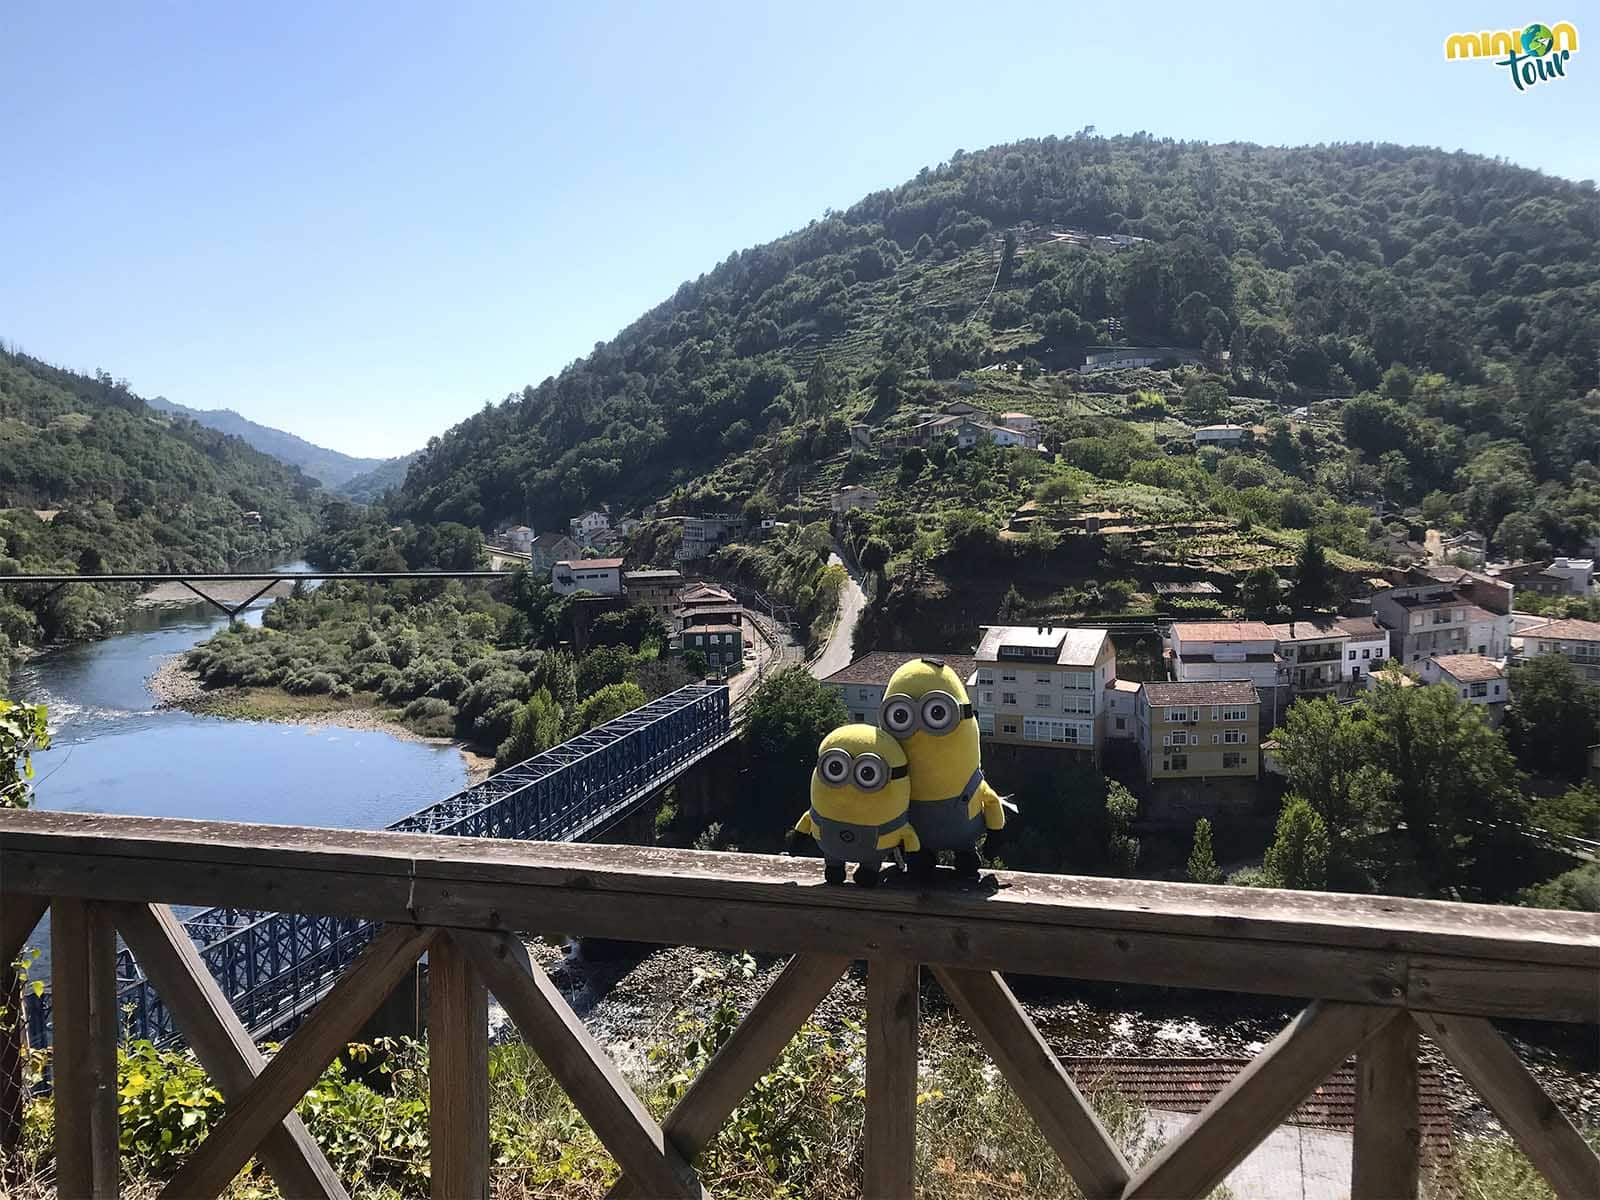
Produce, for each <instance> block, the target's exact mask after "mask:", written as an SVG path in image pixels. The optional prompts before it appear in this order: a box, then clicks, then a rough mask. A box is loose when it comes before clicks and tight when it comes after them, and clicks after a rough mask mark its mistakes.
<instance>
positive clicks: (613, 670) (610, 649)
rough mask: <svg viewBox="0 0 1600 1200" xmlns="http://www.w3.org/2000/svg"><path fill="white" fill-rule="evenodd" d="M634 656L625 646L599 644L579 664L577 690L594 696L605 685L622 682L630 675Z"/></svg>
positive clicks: (579, 693)
mask: <svg viewBox="0 0 1600 1200" xmlns="http://www.w3.org/2000/svg"><path fill="white" fill-rule="evenodd" d="M633 664H634V658H633V655H631V654H629V653H628V651H627V649H626V647H623V646H597V647H595V648H594V649H593V650H591V651H589V653H587V654H585V655H584V656H583V661H582V662H581V663H579V664H578V674H577V680H576V691H577V694H578V695H580V696H592V695H594V694H595V693H596V692H598V691H599V690H600V689H601V688H603V687H609V686H610V685H611V684H613V683H621V682H622V681H623V680H624V679H626V678H627V677H628V671H629V670H630V669H631V668H632V667H633Z"/></svg>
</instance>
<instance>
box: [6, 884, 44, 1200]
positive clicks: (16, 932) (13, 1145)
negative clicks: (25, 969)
mask: <svg viewBox="0 0 1600 1200" xmlns="http://www.w3.org/2000/svg"><path fill="white" fill-rule="evenodd" d="M47 906H48V902H47V901H46V900H44V899H43V898H42V897H39V896H18V895H0V1009H3V1010H4V1011H3V1013H0V1172H5V1173H7V1174H0V1184H4V1183H7V1182H9V1178H8V1174H9V1173H14V1172H15V1169H16V1166H17V1162H16V1153H17V1148H18V1147H19V1146H20V1145H21V1144H22V1117H23V1109H24V1108H25V1107H26V1106H27V1103H28V1097H27V1095H26V1093H25V1091H24V1089H23V1082H22V1045H23V1040H24V1039H23V1034H24V1032H25V1031H26V1029H27V1025H28V1014H27V1009H26V1007H25V1001H24V998H23V993H22V986H21V981H20V980H19V979H18V978H17V974H16V972H15V971H13V970H12V969H11V967H12V964H13V963H14V962H15V961H16V960H17V958H18V956H19V955H21V953H22V948H23V946H24V945H25V944H26V943H27V940H28V935H29V934H30V933H32V932H33V927H34V926H35V925H37V924H38V923H39V918H40V917H42V916H43V915H44V910H45V908H46V907H47Z"/></svg>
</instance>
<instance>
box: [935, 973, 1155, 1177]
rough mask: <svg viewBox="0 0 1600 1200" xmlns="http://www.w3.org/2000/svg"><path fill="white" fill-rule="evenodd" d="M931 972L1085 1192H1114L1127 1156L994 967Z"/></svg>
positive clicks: (1126, 1175) (1126, 1171)
mask: <svg viewBox="0 0 1600 1200" xmlns="http://www.w3.org/2000/svg"><path fill="white" fill-rule="evenodd" d="M933 973H934V976H935V978H937V979H938V980H939V985H940V986H941V987H943V988H944V991H945V995H947V996H949V997H950V999H951V1001H952V1002H953V1003H954V1004H955V1006H956V1007H957V1008H958V1009H960V1011H961V1015H962V1016H963V1017H965V1018H966V1019H967V1024H969V1025H971V1026H972V1030H973V1032H974V1033H976V1034H977V1035H978V1038H979V1040H980V1041H982V1042H983V1045H984V1048H985V1049H987V1050H988V1051H989V1057H990V1058H992V1059H994V1062H995V1065H996V1066H997V1067H999V1068H1000V1073H1001V1074H1002V1075H1004V1076H1005V1077H1006V1080H1007V1082H1009V1083H1010V1084H1011V1086H1012V1088H1014V1089H1015V1090H1016V1093H1017V1097H1018V1098H1019V1099H1020V1100H1021V1101H1022V1102H1023V1104H1024V1105H1026V1106H1027V1109H1028V1111H1029V1112H1030V1113H1031V1114H1033V1119H1034V1121H1035V1122H1036V1123H1037V1124H1038V1126H1039V1132H1040V1133H1042V1134H1044V1136H1045V1140H1046V1141H1048V1142H1049V1143H1050V1145H1051V1147H1052V1148H1053V1149H1054V1150H1055V1152H1056V1154H1057V1155H1059V1156H1060V1158H1061V1161H1062V1163H1063V1164H1064V1165H1065V1166H1066V1168H1067V1172H1068V1173H1069V1174H1070V1175H1071V1176H1072V1179H1073V1182H1074V1183H1076V1184H1077V1185H1078V1190H1079V1191H1081V1192H1082V1193H1083V1194H1084V1195H1085V1196H1087V1197H1088V1198H1089V1200H1112V1198H1114V1197H1118V1196H1121V1195H1122V1189H1123V1188H1125V1187H1126V1186H1127V1185H1128V1164H1127V1161H1126V1160H1125V1159H1124V1158H1123V1157H1122V1152H1121V1151H1120V1150H1118V1149H1117V1144H1116V1143H1115V1142H1113V1141H1112V1140H1111V1135H1110V1134H1108V1133H1107V1132H1106V1130H1105V1127H1104V1126H1103V1125H1101V1124H1100V1119H1099V1118H1098V1117H1097V1116H1095V1113H1094V1109H1093V1108H1091V1107H1090V1105H1089V1103H1088V1101H1086V1100H1085V1099H1084V1098H1083V1094H1082V1093H1081V1092H1079V1091H1078V1087H1077V1085H1076V1084H1075V1083H1073V1082H1072V1077H1071V1076H1070V1075H1068V1074H1067V1072H1066V1070H1065V1069H1064V1068H1063V1067H1062V1066H1061V1063H1060V1061H1059V1060H1058V1059H1057V1058H1056V1056H1055V1055H1054V1054H1053V1053H1051V1051H1050V1047H1049V1045H1048V1044H1047V1043H1046V1042H1045V1040H1044V1038H1043V1036H1041V1035H1040V1033H1039V1030H1038V1028H1037V1027H1036V1026H1035V1025H1034V1023H1033V1021H1032V1019H1031V1018H1030V1017H1029V1016H1028V1014H1027V1013H1026V1012H1024V1011H1023V1010H1022V1006H1021V1005H1020V1004H1019V1003H1017V998H1016V997H1015V996H1013V995H1012V994H1011V989H1010V988H1009V987H1007V986H1006V982H1005V980H1004V979H1002V978H1001V977H1000V976H999V975H998V974H996V973H994V972H992V971H962V970H958V969H956V968H953V967H934V968H933Z"/></svg>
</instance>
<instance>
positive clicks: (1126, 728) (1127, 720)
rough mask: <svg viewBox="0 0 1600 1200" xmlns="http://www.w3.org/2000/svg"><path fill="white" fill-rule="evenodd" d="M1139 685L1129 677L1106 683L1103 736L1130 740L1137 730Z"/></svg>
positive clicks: (1136, 733)
mask: <svg viewBox="0 0 1600 1200" xmlns="http://www.w3.org/2000/svg"><path fill="white" fill-rule="evenodd" d="M1139 687H1140V685H1139V684H1138V683H1135V682H1134V681H1133V680H1131V679H1113V680H1112V681H1111V682H1110V683H1108V684H1106V688H1105V702H1106V719H1105V736H1106V737H1107V738H1112V739H1116V738H1121V739H1124V740H1127V741H1132V740H1133V739H1134V738H1135V737H1136V736H1137V735H1138V732H1139Z"/></svg>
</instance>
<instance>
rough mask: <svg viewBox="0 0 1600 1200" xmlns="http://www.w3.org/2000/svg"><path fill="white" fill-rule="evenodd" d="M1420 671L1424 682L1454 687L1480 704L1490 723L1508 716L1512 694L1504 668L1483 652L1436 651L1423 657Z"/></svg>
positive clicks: (1462, 694)
mask: <svg viewBox="0 0 1600 1200" xmlns="http://www.w3.org/2000/svg"><path fill="white" fill-rule="evenodd" d="M1418 674H1419V675H1421V676H1422V682H1424V683H1442V684H1444V685H1445V686H1447V687H1453V688H1455V689H1456V691H1457V692H1458V693H1459V694H1460V696H1461V698H1462V699H1463V700H1465V701H1467V703H1469V704H1476V705H1479V706H1481V707H1482V708H1483V709H1484V710H1485V712H1486V714H1487V715H1488V718H1489V723H1490V724H1491V725H1499V724H1500V721H1501V719H1502V718H1503V717H1504V716H1505V711H1506V701H1507V700H1509V699H1510V698H1511V689H1510V687H1509V686H1508V685H1507V683H1506V673H1505V669H1504V668H1503V667H1501V666H1500V664H1499V663H1493V662H1490V661H1489V660H1488V659H1487V658H1484V657H1483V655H1481V654H1437V655H1434V656H1433V657H1431V658H1425V659H1423V660H1422V665H1421V668H1420V669H1419V671H1418Z"/></svg>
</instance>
